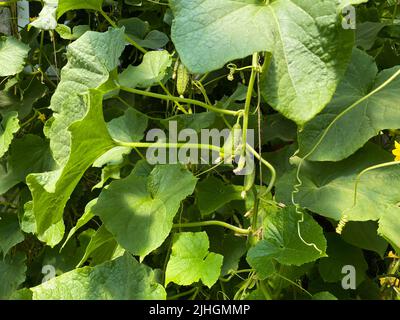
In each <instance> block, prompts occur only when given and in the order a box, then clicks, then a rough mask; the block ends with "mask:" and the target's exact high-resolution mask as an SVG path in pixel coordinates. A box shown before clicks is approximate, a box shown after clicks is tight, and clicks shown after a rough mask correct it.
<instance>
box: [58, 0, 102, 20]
mask: <svg viewBox="0 0 400 320" xmlns="http://www.w3.org/2000/svg"><path fill="white" fill-rule="evenodd" d="M102 4H103V0H85V1H80V0H59V1H58V9H57V18H59V17H61V16H62V15H63V14H64V13H66V12H68V11H71V10H79V9H89V10H96V11H100V10H101V9H102Z"/></svg>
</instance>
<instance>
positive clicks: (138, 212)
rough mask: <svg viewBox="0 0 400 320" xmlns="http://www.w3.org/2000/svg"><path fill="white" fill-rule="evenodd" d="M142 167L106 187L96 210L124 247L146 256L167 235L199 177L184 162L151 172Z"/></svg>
mask: <svg viewBox="0 0 400 320" xmlns="http://www.w3.org/2000/svg"><path fill="white" fill-rule="evenodd" d="M141 168H142V165H136V167H135V169H134V170H133V171H132V173H131V174H130V175H129V176H128V177H127V178H125V179H122V180H118V181H113V182H112V183H111V184H110V185H109V186H108V187H106V188H105V189H103V191H102V192H101V194H100V196H99V199H98V201H97V204H96V205H95V206H94V207H93V209H92V210H93V212H94V213H95V214H96V215H98V216H99V217H100V218H101V220H102V221H103V223H104V224H105V226H106V228H107V229H108V230H109V231H110V232H111V233H112V234H113V235H114V236H115V238H116V239H117V241H118V243H119V244H120V245H121V246H122V247H124V248H125V249H126V250H129V251H130V252H131V253H132V254H134V255H139V256H140V257H142V258H143V257H145V256H146V255H148V254H149V253H150V252H152V251H153V250H154V249H156V248H158V247H159V246H160V245H161V244H162V243H163V242H164V240H165V239H166V238H167V236H168V234H169V233H170V231H171V228H172V222H173V219H174V217H175V214H176V213H177V211H178V209H179V206H180V203H181V201H182V200H184V199H185V198H186V197H187V196H189V195H190V194H192V193H193V190H194V187H195V185H196V181H197V179H196V178H194V177H193V175H192V174H191V173H190V172H189V171H187V170H186V169H184V168H183V167H181V166H180V165H159V166H156V167H155V168H154V169H153V170H152V171H151V172H143V171H141ZM116 213H118V214H116Z"/></svg>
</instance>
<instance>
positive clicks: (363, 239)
mask: <svg viewBox="0 0 400 320" xmlns="http://www.w3.org/2000/svg"><path fill="white" fill-rule="evenodd" d="M377 229H378V225H377V223H376V222H374V221H364V222H360V221H350V222H348V223H347V225H346V228H344V230H343V232H342V237H343V240H344V241H346V242H347V243H350V244H352V245H353V246H356V247H358V248H362V249H366V250H371V251H375V252H376V253H378V254H379V255H380V256H381V258H383V257H384V255H385V253H386V249H387V247H388V243H387V242H386V241H385V240H384V239H382V238H381V237H380V236H378V233H377Z"/></svg>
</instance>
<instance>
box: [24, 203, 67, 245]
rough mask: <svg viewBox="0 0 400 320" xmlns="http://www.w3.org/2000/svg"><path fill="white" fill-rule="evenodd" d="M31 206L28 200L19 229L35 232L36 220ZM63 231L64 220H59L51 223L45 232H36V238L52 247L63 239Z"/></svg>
mask: <svg viewBox="0 0 400 320" xmlns="http://www.w3.org/2000/svg"><path fill="white" fill-rule="evenodd" d="M32 207H33V205H32V201H28V202H27V203H25V205H24V210H25V211H24V215H23V217H22V222H21V229H22V230H23V231H24V232H27V233H37V228H36V220H35V215H34V212H33V210H32ZM64 231H65V225H64V221H63V220H60V221H58V222H57V223H55V224H52V225H51V226H50V227H49V228H48V229H47V230H46V231H45V232H43V233H41V234H38V235H37V238H38V239H39V240H40V241H42V242H45V243H46V244H47V245H48V246H50V247H52V248H53V247H54V246H56V245H57V244H58V243H59V242H60V241H61V240H62V239H63V236H64Z"/></svg>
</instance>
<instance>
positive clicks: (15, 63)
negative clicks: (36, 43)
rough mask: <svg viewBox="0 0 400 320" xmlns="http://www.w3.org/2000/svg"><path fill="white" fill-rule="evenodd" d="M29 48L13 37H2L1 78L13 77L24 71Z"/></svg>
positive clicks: (0, 51)
mask: <svg viewBox="0 0 400 320" xmlns="http://www.w3.org/2000/svg"><path fill="white" fill-rule="evenodd" d="M28 52H29V46H28V45H26V44H25V43H22V42H20V41H18V40H17V39H15V38H13V37H0V77H7V76H13V75H14V74H17V73H19V72H21V71H22V69H23V68H24V64H25V59H26V58H27V57H28Z"/></svg>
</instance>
